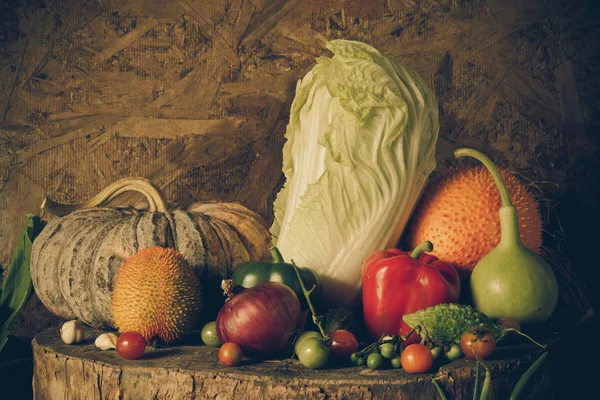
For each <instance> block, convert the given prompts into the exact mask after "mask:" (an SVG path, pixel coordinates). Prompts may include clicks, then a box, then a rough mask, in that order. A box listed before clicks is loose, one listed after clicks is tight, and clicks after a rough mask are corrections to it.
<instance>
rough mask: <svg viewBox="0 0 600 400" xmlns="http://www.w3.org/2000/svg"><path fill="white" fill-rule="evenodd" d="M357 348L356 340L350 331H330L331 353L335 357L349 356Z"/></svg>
mask: <svg viewBox="0 0 600 400" xmlns="http://www.w3.org/2000/svg"><path fill="white" fill-rule="evenodd" d="M357 350H358V340H357V339H356V336H354V334H353V333H352V332H350V331H346V330H344V329H338V330H337V331H333V332H331V353H332V354H334V355H335V356H337V357H341V358H349V357H350V356H351V355H352V353H354V352H355V351H357Z"/></svg>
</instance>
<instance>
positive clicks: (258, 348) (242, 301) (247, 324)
mask: <svg viewBox="0 0 600 400" xmlns="http://www.w3.org/2000/svg"><path fill="white" fill-rule="evenodd" d="M299 323H300V301H299V300H298V296H296V293H294V291H293V290H292V289H291V288H289V287H288V286H286V285H284V284H282V283H278V282H265V283H261V284H260V285H256V286H254V287H252V288H249V289H245V290H244V291H242V292H241V293H239V294H236V295H235V296H233V298H231V300H229V301H228V302H226V303H225V304H224V305H223V307H221V310H220V311H219V315H217V337H218V338H219V341H220V342H221V343H226V342H233V343H236V344H237V345H239V346H240V347H242V348H243V349H244V350H249V351H254V352H259V353H275V352H277V351H279V350H282V349H283V348H284V347H285V346H286V345H287V343H288V342H289V340H290V337H291V336H292V335H293V334H294V332H295V331H296V330H297V329H298V326H299Z"/></svg>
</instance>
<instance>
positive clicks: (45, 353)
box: [33, 327, 561, 400]
mask: <svg viewBox="0 0 600 400" xmlns="http://www.w3.org/2000/svg"><path fill="white" fill-rule="evenodd" d="M100 333H102V331H100V330H95V329H91V328H90V329H87V330H86V338H88V339H86V340H85V341H84V342H83V343H80V344H76V345H66V344H64V343H63V342H62V341H61V339H60V333H59V328H58V327H55V328H51V329H48V330H45V331H43V332H41V333H40V334H38V335H37V336H36V337H35V338H34V340H33V354H34V378H33V391H34V399H46V400H49V399H84V398H85V399H237V398H239V399H399V400H402V399H437V398H439V397H438V394H437V391H436V388H435V386H434V384H433V383H432V382H431V379H432V378H433V379H435V380H436V381H437V382H438V383H439V384H440V386H441V387H442V388H443V390H444V392H445V394H446V396H447V398H448V399H451V400H459V399H472V398H473V388H474V385H475V367H476V363H475V362H473V361H471V360H467V359H465V358H462V359H459V360H457V361H454V362H452V363H449V364H446V365H443V366H440V367H438V368H434V370H433V371H432V373H428V374H415V375H411V374H408V373H407V372H405V371H404V370H394V369H384V370H378V371H371V370H369V369H367V368H365V367H350V366H341V365H340V366H331V367H328V368H327V369H324V370H309V369H306V368H304V367H303V366H302V365H301V364H300V363H299V362H298V361H297V360H295V359H288V360H269V361H259V360H252V359H246V360H245V361H244V362H243V363H242V365H240V366H238V367H224V366H222V365H220V364H219V361H218V349H215V348H209V347H207V346H203V345H200V343H186V344H181V345H177V346H171V347H163V348H155V347H147V349H146V352H145V353H144V355H143V356H142V357H141V358H139V359H138V360H134V361H130V360H125V359H123V358H121V357H120V356H119V355H118V354H117V352H116V351H115V350H107V351H102V350H100V349H98V348H96V347H95V346H94V343H93V342H94V339H95V338H96V337H97V335H99V334H100ZM197 337H198V342H199V337H200V335H199V334H198V335H197ZM537 354H538V353H537V352H536V350H535V348H534V347H532V346H528V345H519V346H512V347H501V346H500V347H499V348H498V350H497V352H496V354H495V358H494V359H492V360H486V365H488V366H489V367H490V368H491V371H492V377H493V381H492V390H491V396H490V397H491V399H507V398H508V397H509V395H510V393H511V391H512V389H513V388H514V386H515V384H516V382H517V381H518V379H519V378H520V376H521V375H522V374H523V373H524V372H525V370H526V369H527V368H528V367H529V366H530V365H531V364H532V362H533V361H534V360H535V358H536V356H537ZM554 357H555V356H552V357H551V359H549V360H548V361H547V362H546V363H545V364H544V365H543V366H542V368H541V370H538V372H537V373H536V374H535V375H534V377H533V379H532V381H530V383H529V385H528V386H527V388H526V392H525V393H524V395H525V396H524V397H523V398H530V399H540V398H543V399H555V398H556V399H558V398H560V396H561V394H560V393H559V391H558V390H556V389H557V387H558V386H559V385H558V381H557V377H556V374H557V372H558V371H557V370H556V369H555V368H553V367H552V366H553V365H557V364H558V363H556V360H553V359H552V358H554Z"/></svg>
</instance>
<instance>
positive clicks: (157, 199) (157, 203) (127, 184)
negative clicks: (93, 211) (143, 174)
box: [41, 177, 168, 217]
mask: <svg viewBox="0 0 600 400" xmlns="http://www.w3.org/2000/svg"><path fill="white" fill-rule="evenodd" d="M128 191H135V192H139V193H141V194H143V195H144V196H145V197H146V199H147V200H148V204H149V207H148V211H150V212H155V211H158V212H162V213H166V212H168V208H167V202H166V200H165V195H164V194H163V192H162V191H161V190H160V189H159V188H158V187H157V186H155V185H154V184H153V183H152V182H150V181H149V180H148V179H145V178H139V177H134V178H124V179H120V180H118V181H116V182H113V183H111V184H110V185H108V186H107V187H106V188H104V190H102V191H101V192H100V193H98V194H97V195H96V196H94V197H92V198H91V199H89V200H87V201H86V202H83V203H79V204H61V203H57V202H55V201H53V200H51V199H49V198H46V199H45V200H44V202H43V203H42V205H41V209H42V210H44V211H47V212H49V213H50V214H52V215H55V216H58V217H62V216H64V215H67V214H70V213H72V212H73V211H76V210H81V209H87V208H93V207H102V206H104V205H106V204H108V203H109V202H111V201H112V200H114V199H115V198H116V197H117V196H119V195H121V194H122V193H125V192H128Z"/></svg>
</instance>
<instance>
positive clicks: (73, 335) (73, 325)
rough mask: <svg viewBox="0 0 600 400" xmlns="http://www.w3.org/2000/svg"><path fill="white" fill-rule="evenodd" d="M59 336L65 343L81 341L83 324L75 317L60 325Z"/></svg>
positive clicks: (82, 338) (83, 332)
mask: <svg viewBox="0 0 600 400" xmlns="http://www.w3.org/2000/svg"><path fill="white" fill-rule="evenodd" d="M60 338H61V339H62V341H63V342H65V343H66V344H75V343H80V342H82V341H83V340H84V339H85V331H84V328H83V324H82V323H81V322H79V321H77V320H75V319H74V320H72V321H68V322H65V323H64V324H63V325H62V326H61V327H60Z"/></svg>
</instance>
